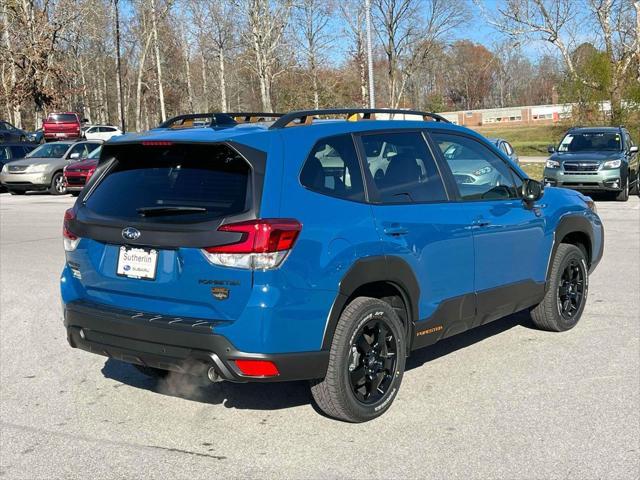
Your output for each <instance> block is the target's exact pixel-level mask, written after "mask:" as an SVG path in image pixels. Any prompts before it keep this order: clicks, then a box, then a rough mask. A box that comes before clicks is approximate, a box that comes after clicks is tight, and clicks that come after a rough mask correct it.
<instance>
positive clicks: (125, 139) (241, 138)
mask: <svg viewBox="0 0 640 480" xmlns="http://www.w3.org/2000/svg"><path fill="white" fill-rule="evenodd" d="M272 123H273V122H256V123H244V124H243V123H241V124H238V125H233V126H224V127H204V128H203V127H200V128H185V129H170V128H169V129H156V130H149V131H147V132H141V133H127V134H125V135H121V136H119V137H114V138H112V139H111V140H109V141H108V142H107V144H108V145H118V144H130V143H140V142H145V141H167V142H185V143H192V142H193V143H201V142H202V143H210V142H227V141H229V142H233V141H238V142H240V143H245V140H247V141H248V143H253V142H250V140H251V139H257V138H259V137H262V138H263V139H265V140H266V137H272V136H274V135H281V134H282V135H285V136H288V135H296V136H298V135H301V136H308V137H310V138H312V139H320V138H323V137H326V136H329V135H339V134H341V133H357V132H368V131H371V132H373V131H378V130H398V129H423V128H432V129H438V130H443V131H444V130H447V131H457V132H462V133H466V134H468V135H472V136H474V137H478V138H482V139H484V137H482V136H481V135H479V134H478V133H476V132H474V131H473V130H470V129H468V128H465V127H461V126H458V125H455V124H453V123H445V122H434V121H420V120H375V121H347V120H341V119H335V120H334V119H330V120H316V121H315V122H313V123H312V124H310V125H299V126H291V127H287V128H281V129H269V127H270V126H271V125H272Z"/></svg>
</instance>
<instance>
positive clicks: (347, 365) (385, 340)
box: [311, 297, 406, 422]
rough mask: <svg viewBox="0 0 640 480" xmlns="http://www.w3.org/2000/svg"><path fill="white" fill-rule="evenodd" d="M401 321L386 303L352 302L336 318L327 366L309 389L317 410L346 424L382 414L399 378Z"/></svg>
mask: <svg viewBox="0 0 640 480" xmlns="http://www.w3.org/2000/svg"><path fill="white" fill-rule="evenodd" d="M405 359H406V345H405V334H404V327H403V325H402V322H401V321H400V319H399V318H398V316H397V315H396V313H395V312H394V311H393V308H392V307H391V306H390V305H388V304H387V303H385V302H383V301H381V300H378V299H375V298H368V297H358V298H356V299H355V300H353V301H352V302H351V303H350V304H349V305H348V306H347V308H345V310H344V312H342V315H341V316H340V320H339V321H338V325H337V326H336V331H335V333H334V336H333V341H332V343H331V351H330V355H329V367H328V369H327V375H326V377H325V378H324V379H322V380H316V381H314V382H312V384H311V393H312V394H313V398H314V399H315V401H316V403H317V404H318V407H320V409H321V410H322V411H323V412H325V413H326V414H327V415H329V416H331V417H334V418H337V419H340V420H345V421H347V422H366V421H368V420H372V419H374V418H376V417H379V416H380V415H382V414H383V413H384V412H386V411H387V410H388V409H389V407H390V406H391V403H392V402H393V400H394V398H395V396H396V394H397V393H398V390H399V388H400V383H401V382H402V375H403V373H404V366H405Z"/></svg>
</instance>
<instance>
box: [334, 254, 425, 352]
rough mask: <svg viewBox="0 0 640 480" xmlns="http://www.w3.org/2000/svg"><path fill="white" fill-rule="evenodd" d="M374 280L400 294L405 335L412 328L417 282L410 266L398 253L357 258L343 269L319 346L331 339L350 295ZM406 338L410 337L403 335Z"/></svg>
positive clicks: (417, 292) (417, 293)
mask: <svg viewBox="0 0 640 480" xmlns="http://www.w3.org/2000/svg"><path fill="white" fill-rule="evenodd" d="M374 282H386V283H389V284H392V285H393V286H395V287H396V288H397V289H398V290H399V291H400V293H401V295H402V297H403V298H402V300H403V301H404V304H405V305H406V307H407V317H408V318H407V325H406V327H407V335H410V334H411V332H412V331H413V325H414V324H415V322H416V319H417V317H418V299H419V298H420V286H419V283H418V280H417V279H416V276H415V274H414V273H413V269H412V268H411V267H410V266H409V264H408V263H407V262H405V261H404V260H402V259H401V258H399V257H394V256H388V255H380V256H373V257H367V258H362V259H360V260H357V261H356V262H355V263H354V264H353V265H352V266H351V268H349V270H348V271H347V273H345V275H344V277H342V280H340V285H339V289H338V294H337V295H336V298H335V300H334V301H333V305H332V306H331V310H330V311H329V316H328V318H327V323H326V325H325V330H324V335H323V339H322V350H329V349H330V348H331V342H332V341H333V334H334V332H335V329H336V325H337V324H338V320H339V319H340V315H341V314H342V311H343V310H344V308H345V307H346V305H347V302H348V301H349V300H350V299H351V297H352V295H353V294H354V293H355V292H356V290H358V288H360V287H362V286H363V285H366V284H369V283H374ZM407 338H408V339H409V338H410V337H409V336H407Z"/></svg>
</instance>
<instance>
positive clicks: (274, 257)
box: [203, 218, 302, 270]
mask: <svg viewBox="0 0 640 480" xmlns="http://www.w3.org/2000/svg"><path fill="white" fill-rule="evenodd" d="M218 230H219V231H221V232H236V233H241V234H242V237H241V238H240V240H239V241H237V242H234V243H229V244H226V245H218V246H215V247H209V248H205V249H204V250H203V253H204V254H205V256H206V257H207V259H208V260H209V261H210V262H211V263H213V264H215V265H221V266H225V267H235V268H245V269H251V270H269V269H272V268H277V267H279V266H280V264H281V263H282V262H283V261H284V259H285V258H286V256H287V254H288V253H289V252H290V251H291V249H292V248H293V246H294V244H295V243H296V240H297V238H298V235H299V234H300V230H302V225H301V224H300V222H298V221H297V220H292V219H282V218H263V219H258V220H250V221H248V222H240V223H231V224H228V225H222V226H221V227H220V228H218Z"/></svg>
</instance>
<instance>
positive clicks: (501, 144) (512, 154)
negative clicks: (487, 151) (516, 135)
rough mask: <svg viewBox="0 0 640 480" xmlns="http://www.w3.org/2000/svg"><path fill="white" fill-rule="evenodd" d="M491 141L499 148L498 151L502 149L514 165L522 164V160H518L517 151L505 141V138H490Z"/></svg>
mask: <svg viewBox="0 0 640 480" xmlns="http://www.w3.org/2000/svg"><path fill="white" fill-rule="evenodd" d="M489 141H490V142H491V143H493V144H494V145H495V146H496V147H498V149H500V150H501V151H502V152H503V153H504V154H505V155H506V156H507V157H509V159H510V160H511V161H512V162H513V163H515V164H517V165H519V164H520V159H519V158H518V154H517V153H516V150H515V149H514V148H513V146H512V145H511V144H510V143H509V142H507V141H506V140H505V139H503V138H489Z"/></svg>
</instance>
